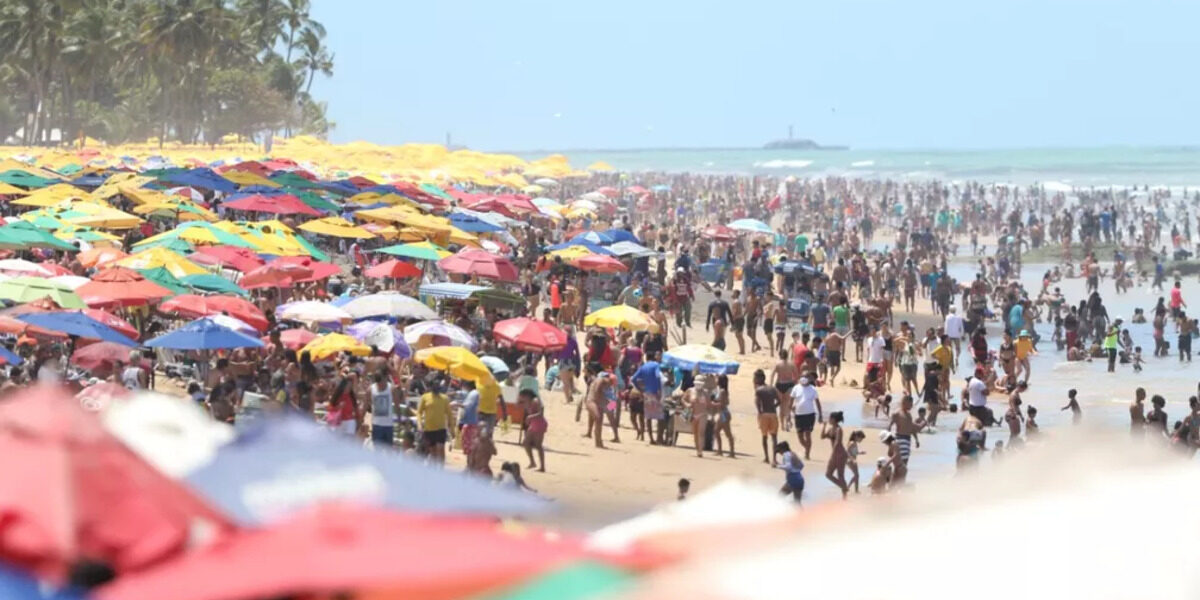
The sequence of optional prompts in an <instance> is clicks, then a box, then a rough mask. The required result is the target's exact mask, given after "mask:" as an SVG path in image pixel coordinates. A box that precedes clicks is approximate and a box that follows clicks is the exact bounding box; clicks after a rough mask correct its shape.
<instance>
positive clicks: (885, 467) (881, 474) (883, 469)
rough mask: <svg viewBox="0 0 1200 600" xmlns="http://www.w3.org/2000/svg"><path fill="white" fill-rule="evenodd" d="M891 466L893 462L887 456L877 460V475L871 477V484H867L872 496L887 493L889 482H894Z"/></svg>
mask: <svg viewBox="0 0 1200 600" xmlns="http://www.w3.org/2000/svg"><path fill="white" fill-rule="evenodd" d="M891 465H892V463H891V461H889V460H888V458H887V457H886V456H881V457H879V458H878V459H876V460H875V474H874V475H872V476H871V483H869V484H867V487H869V488H870V489H871V493H872V494H882V493H884V492H886V491H887V487H888V482H890V481H891V480H892V466H891Z"/></svg>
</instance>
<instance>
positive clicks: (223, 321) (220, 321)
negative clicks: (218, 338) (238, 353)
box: [209, 315, 258, 337]
mask: <svg viewBox="0 0 1200 600" xmlns="http://www.w3.org/2000/svg"><path fill="white" fill-rule="evenodd" d="M209 320H210V321H212V322H213V323H216V324H217V325H220V326H221V327H225V328H227V329H232V330H234V331H236V332H238V333H244V334H246V335H248V336H252V337H258V330H257V329H255V328H254V327H252V326H251V325H250V324H249V323H247V322H245V321H243V320H241V319H239V318H237V317H231V316H229V315H212V316H210V317H209Z"/></svg>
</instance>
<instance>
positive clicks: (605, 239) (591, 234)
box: [570, 231, 617, 245]
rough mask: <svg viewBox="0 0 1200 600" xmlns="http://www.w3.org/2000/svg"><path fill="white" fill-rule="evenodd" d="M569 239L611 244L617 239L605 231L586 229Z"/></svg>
mask: <svg viewBox="0 0 1200 600" xmlns="http://www.w3.org/2000/svg"><path fill="white" fill-rule="evenodd" d="M570 241H572V242H587V243H589V244H597V245H604V244H611V243H613V242H615V241H617V240H615V239H613V237H612V236H610V235H608V234H607V233H600V232H599V231H587V232H584V233H580V234H578V235H576V236H575V237H573V238H571V239H570Z"/></svg>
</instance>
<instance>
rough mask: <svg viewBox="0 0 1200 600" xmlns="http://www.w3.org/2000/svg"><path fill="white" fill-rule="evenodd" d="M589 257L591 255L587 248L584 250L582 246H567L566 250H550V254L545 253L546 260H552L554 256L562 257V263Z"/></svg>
mask: <svg viewBox="0 0 1200 600" xmlns="http://www.w3.org/2000/svg"><path fill="white" fill-rule="evenodd" d="M591 255H592V251H591V250H588V249H587V248H585V247H583V246H567V247H566V248H561V249H558V250H551V251H550V252H547V253H546V257H547V258H554V257H555V256H560V257H562V259H563V260H564V261H567V262H570V261H572V260H575V259H577V258H583V257H585V256H591Z"/></svg>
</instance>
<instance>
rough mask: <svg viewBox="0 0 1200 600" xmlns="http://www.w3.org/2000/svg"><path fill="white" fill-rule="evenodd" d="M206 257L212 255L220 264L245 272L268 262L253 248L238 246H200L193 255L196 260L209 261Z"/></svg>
mask: <svg viewBox="0 0 1200 600" xmlns="http://www.w3.org/2000/svg"><path fill="white" fill-rule="evenodd" d="M222 233H224V232H222ZM204 257H210V258H212V259H214V260H215V261H216V262H217V263H218V264H220V265H223V266H229V267H232V268H234V269H236V270H238V271H241V272H243V273H248V272H250V271H253V270H254V269H257V268H259V267H261V266H263V265H265V264H266V261H264V260H263V259H261V258H259V257H258V254H257V253H255V252H254V251H253V250H251V249H249V248H242V247H238V246H200V247H199V248H196V253H195V254H193V255H192V256H191V258H192V260H194V261H196V262H202V261H203V262H207V259H206V258H204Z"/></svg>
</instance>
